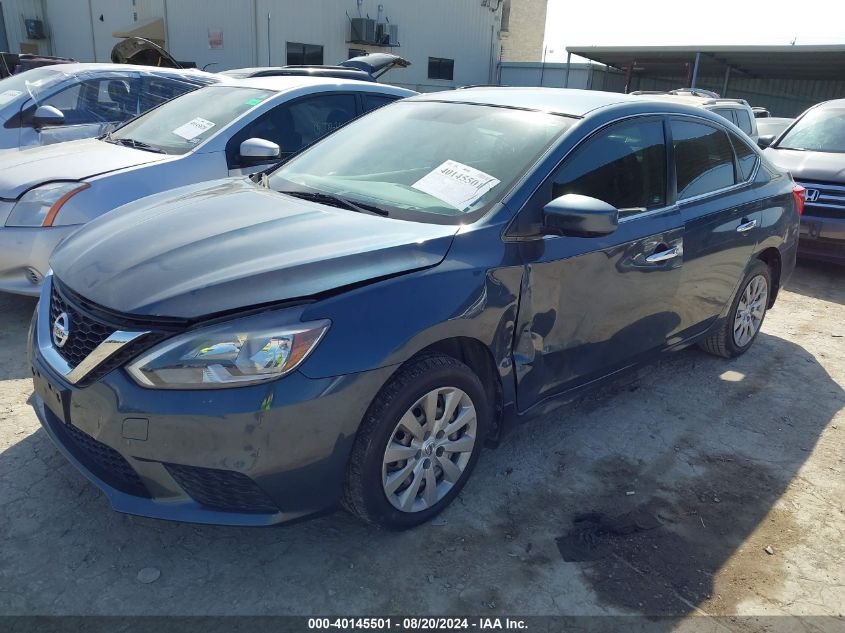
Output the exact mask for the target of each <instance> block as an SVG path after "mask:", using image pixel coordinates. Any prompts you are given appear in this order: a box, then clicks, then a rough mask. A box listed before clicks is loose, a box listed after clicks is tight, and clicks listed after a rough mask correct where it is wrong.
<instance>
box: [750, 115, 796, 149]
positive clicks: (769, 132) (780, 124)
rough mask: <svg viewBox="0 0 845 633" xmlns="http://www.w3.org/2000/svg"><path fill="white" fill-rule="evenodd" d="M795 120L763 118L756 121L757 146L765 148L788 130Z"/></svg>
mask: <svg viewBox="0 0 845 633" xmlns="http://www.w3.org/2000/svg"><path fill="white" fill-rule="evenodd" d="M794 120H795V119H789V118H785V117H765V118H762V119H757V134H758V137H757V145H759V146H760V147H762V148H766V147H768V146H769V145H771V144H772V142H773V141H774V140H775V139H776V138H777V137H778V136H780V135H781V134H782V133H783V131H784V130H785V129H786V128H788V127H789V126H790V125H791V124H792V122H793V121H794Z"/></svg>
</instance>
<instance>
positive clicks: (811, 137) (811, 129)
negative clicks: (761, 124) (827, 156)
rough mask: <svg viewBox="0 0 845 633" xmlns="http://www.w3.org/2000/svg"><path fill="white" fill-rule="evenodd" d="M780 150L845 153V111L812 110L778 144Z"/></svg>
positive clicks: (833, 109) (830, 109) (832, 109)
mask: <svg viewBox="0 0 845 633" xmlns="http://www.w3.org/2000/svg"><path fill="white" fill-rule="evenodd" d="M777 147H778V149H796V150H804V151H810V152H845V109H842V108H823V109H816V110H811V111H810V112H808V113H807V114H805V115H804V116H803V117H801V119H800V120H799V121H798V122H797V123H796V124H795V125H794V126H793V128H792V129H791V130H789V132H787V133H786V135H785V136H784V137H783V138H782V139H781V140H780V143H778V144H777Z"/></svg>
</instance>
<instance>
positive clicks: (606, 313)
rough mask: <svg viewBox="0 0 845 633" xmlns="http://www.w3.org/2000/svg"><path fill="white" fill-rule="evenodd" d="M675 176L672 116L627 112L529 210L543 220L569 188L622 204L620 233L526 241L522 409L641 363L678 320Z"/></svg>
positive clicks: (518, 355)
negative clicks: (671, 181)
mask: <svg viewBox="0 0 845 633" xmlns="http://www.w3.org/2000/svg"><path fill="white" fill-rule="evenodd" d="M668 174H669V172H668V169H667V157H666V147H665V132H664V121H663V119H662V118H660V117H636V118H632V119H626V120H624V121H622V122H619V123H616V124H613V125H611V126H609V127H606V128H604V129H602V130H601V131H599V132H597V133H596V134H594V135H593V136H592V137H591V138H589V139H588V140H587V141H585V142H584V143H583V144H582V145H581V146H580V147H579V148H577V149H576V150H575V151H574V152H573V153H572V154H570V156H569V157H568V158H567V159H566V160H565V162H564V163H563V164H562V165H561V166H560V167H559V168H558V169H557V171H556V172H555V173H554V174H553V176H552V178H550V179H549V180H548V181H547V182H546V183H545V184H544V185H543V186H541V187H540V189H539V190H538V192H537V193H536V194H535V196H534V197H533V199H532V200H531V201H530V202H529V203H528V205H527V207H526V208H525V209H523V211H522V212H521V213H520V215H521V216H522V215H523V214H527V215H528V216H535V217H537V218H539V217H541V215H542V208H543V206H544V205H545V204H546V203H548V202H550V201H551V200H552V199H554V198H556V197H558V196H561V195H564V194H567V193H577V194H581V195H587V196H591V197H594V198H599V199H601V200H604V201H605V202H607V203H609V204H612V205H613V206H615V207H616V208H618V209H619V211H620V222H619V227H618V229H617V230H616V231H615V232H614V233H612V234H611V235H608V236H604V237H593V238H578V237H560V236H546V237H544V238H542V239H538V240H535V241H533V242H528V243H526V244H525V247H524V248H523V249H522V252H523V256H524V261H525V264H526V273H525V279H524V282H523V287H522V292H521V295H520V306H519V317H518V323H517V331H516V335H515V344H514V362H515V367H516V375H517V400H518V405H519V409H520V410H523V411H524V410H526V409H527V408H529V407H530V406H532V405H534V404H536V403H537V402H539V401H541V400H543V399H544V398H546V397H548V396H553V395H556V394H559V393H561V392H564V391H567V390H568V389H570V388H573V387H577V386H579V385H581V384H584V383H587V382H590V381H592V380H594V379H597V378H601V377H602V376H605V375H607V374H610V373H613V372H614V371H616V370H619V369H621V368H623V367H625V366H627V365H630V364H633V363H635V362H637V361H638V360H639V359H640V358H642V357H644V356H646V355H648V354H649V353H650V352H653V351H654V350H657V349H660V348H662V347H663V346H665V344H666V340H667V338H668V336H669V334H670V332H672V331H673V330H674V329H675V328H676V327H677V325H678V321H679V317H678V315H677V314H676V313H675V300H676V299H675V295H676V291H677V288H678V284H679V282H680V278H681V267H682V263H683V221H682V219H681V216H680V213H679V212H678V210H677V208H675V207H674V206H672V205H671V204H670V201H669V200H668V197H667V183H668Z"/></svg>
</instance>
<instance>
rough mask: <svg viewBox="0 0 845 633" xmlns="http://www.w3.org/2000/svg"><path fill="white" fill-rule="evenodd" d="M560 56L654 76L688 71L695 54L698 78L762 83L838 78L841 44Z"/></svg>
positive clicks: (617, 49) (844, 56)
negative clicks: (734, 76) (727, 75)
mask: <svg viewBox="0 0 845 633" xmlns="http://www.w3.org/2000/svg"><path fill="white" fill-rule="evenodd" d="M566 51H567V52H568V53H570V54H571V55H579V56H581V57H585V58H587V59H590V60H592V61H596V62H599V63H601V64H605V65H607V66H612V67H615V68H618V69H620V70H623V71H627V70H628V68H629V67H630V68H632V70H633V71H634V72H636V73H638V74H644V75H650V76H654V75H657V76H660V75H678V74H685V73H687V72H688V68H689V67H690V66H691V65H692V64H694V63H695V58H696V54H698V53H700V57H699V68H698V74H699V76H702V75H711V76H712V75H717V74H720V73H723V72H725V69H726V68H728V67H729V68H730V69H731V73H738V74H740V75H744V76H747V77H760V78H767V79H841V78H842V77H844V76H845V45H839V44H825V45H817V46H568V47H567V48H566Z"/></svg>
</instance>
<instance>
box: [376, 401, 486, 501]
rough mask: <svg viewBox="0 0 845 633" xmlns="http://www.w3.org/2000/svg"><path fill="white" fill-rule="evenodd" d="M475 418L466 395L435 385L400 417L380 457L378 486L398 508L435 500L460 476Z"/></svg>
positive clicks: (470, 447) (467, 457)
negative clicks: (381, 457)
mask: <svg viewBox="0 0 845 633" xmlns="http://www.w3.org/2000/svg"><path fill="white" fill-rule="evenodd" d="M477 429H478V418H477V415H476V410H475V405H474V404H473V403H472V400H471V399H470V397H469V396H468V395H467V394H466V393H464V392H463V391H461V390H460V389H458V388H456V387H438V388H437V389H433V390H431V391H429V392H428V393H427V394H425V395H424V396H423V397H422V398H420V399H419V400H417V401H416V402H415V403H414V404H413V405H412V406H411V407H410V408H409V409H408V410H407V411H406V412H405V414H404V415H403V416H402V417H401V418H400V419H399V422H398V423H397V424H396V427H395V428H394V429H393V433H391V435H390V439H389V440H388V442H387V446H386V447H385V450H384V457H383V460H382V486H383V488H384V493H385V495H386V496H387V498H388V500H389V501H390V503H391V504H392V505H393V506H394V507H395V508H397V509H399V510H401V511H402V512H420V511H422V510H426V509H428V508H431V507H432V506H434V505H436V504H437V502H438V501H440V500H441V499H442V498H443V497H444V496H446V494H448V492H449V490H450V489H451V488H452V487H453V486H454V485H455V484H456V483H457V482H458V481H459V480H460V478H461V477H462V476H463V474H464V470H465V469H466V467H467V464H468V463H469V461H470V457H471V456H472V452H473V450H474V449H475V440H476V435H477Z"/></svg>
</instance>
